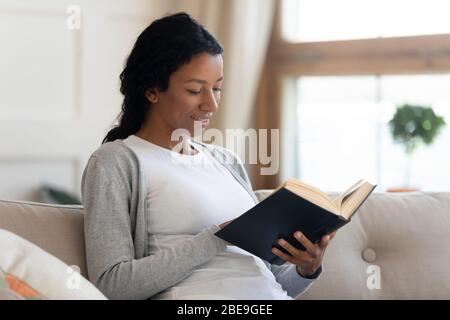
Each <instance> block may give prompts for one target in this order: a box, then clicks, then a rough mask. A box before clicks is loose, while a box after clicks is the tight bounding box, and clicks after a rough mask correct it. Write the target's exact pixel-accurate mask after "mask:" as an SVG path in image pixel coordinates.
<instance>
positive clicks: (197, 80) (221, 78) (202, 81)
mask: <svg viewBox="0 0 450 320" xmlns="http://www.w3.org/2000/svg"><path fill="white" fill-rule="evenodd" d="M221 80H223V76H221V77H220V78H219V79H217V80H216V82H219V81H221ZM186 82H198V83H201V84H205V83H207V82H208V81H206V80H201V79H189V80H186V81H184V83H186Z"/></svg>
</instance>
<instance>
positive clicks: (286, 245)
mask: <svg viewBox="0 0 450 320" xmlns="http://www.w3.org/2000/svg"><path fill="white" fill-rule="evenodd" d="M278 244H279V245H280V246H282V247H283V248H284V249H286V250H287V252H289V253H290V254H291V255H293V256H294V257H296V256H298V255H299V250H298V249H297V248H295V247H294V246H293V245H291V244H290V243H289V242H287V241H286V240H284V239H278Z"/></svg>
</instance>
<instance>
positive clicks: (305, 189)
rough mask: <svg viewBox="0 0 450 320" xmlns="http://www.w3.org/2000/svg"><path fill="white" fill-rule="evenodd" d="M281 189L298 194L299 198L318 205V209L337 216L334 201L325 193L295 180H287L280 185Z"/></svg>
mask: <svg viewBox="0 0 450 320" xmlns="http://www.w3.org/2000/svg"><path fill="white" fill-rule="evenodd" d="M282 187H285V188H286V189H288V190H289V191H292V192H293V193H295V194H298V195H299V196H301V197H303V198H305V199H306V200H308V201H310V202H312V203H314V204H316V205H318V206H319V207H322V208H324V209H326V210H328V211H330V212H332V213H334V214H339V213H338V208H337V207H336V205H335V202H334V200H333V199H332V198H330V197H329V196H328V195H327V194H326V193H324V192H323V191H321V190H319V189H317V188H315V187H313V186H310V185H308V184H306V183H304V182H301V181H298V180H295V179H289V180H288V181H286V182H285V183H284V184H283V185H282ZM278 189H279V188H278ZM278 189H277V190H278Z"/></svg>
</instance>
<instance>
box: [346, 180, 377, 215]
mask: <svg viewBox="0 0 450 320" xmlns="http://www.w3.org/2000/svg"><path fill="white" fill-rule="evenodd" d="M374 189H375V186H374V185H372V184H370V183H368V182H364V183H363V184H362V185H361V186H359V187H358V188H357V189H356V190H354V191H353V192H352V193H351V194H350V195H349V196H348V197H347V198H346V199H345V201H344V202H342V208H341V215H342V216H343V217H344V218H346V219H349V218H350V217H351V216H352V215H353V214H354V213H355V212H356V210H357V209H358V207H359V206H360V205H361V203H362V202H364V201H365V200H366V198H367V197H368V196H369V194H370V193H371V192H372V191H373V190H374Z"/></svg>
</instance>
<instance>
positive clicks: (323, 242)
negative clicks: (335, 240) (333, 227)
mask: <svg viewBox="0 0 450 320" xmlns="http://www.w3.org/2000/svg"><path fill="white" fill-rule="evenodd" d="M330 241H331V236H330V235H324V236H323V237H322V239H321V240H320V243H319V247H320V248H322V250H325V249H326V248H327V247H328V245H329V244H330Z"/></svg>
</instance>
